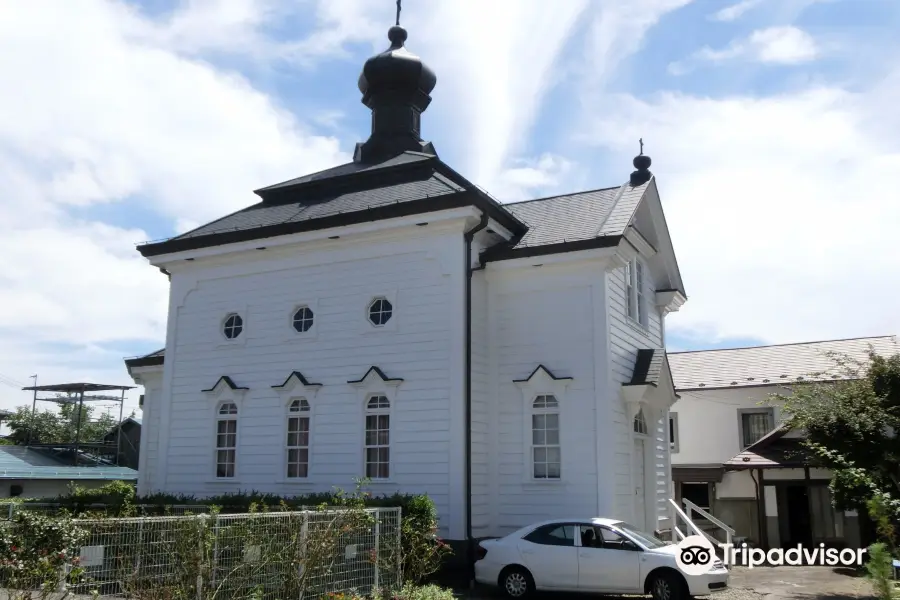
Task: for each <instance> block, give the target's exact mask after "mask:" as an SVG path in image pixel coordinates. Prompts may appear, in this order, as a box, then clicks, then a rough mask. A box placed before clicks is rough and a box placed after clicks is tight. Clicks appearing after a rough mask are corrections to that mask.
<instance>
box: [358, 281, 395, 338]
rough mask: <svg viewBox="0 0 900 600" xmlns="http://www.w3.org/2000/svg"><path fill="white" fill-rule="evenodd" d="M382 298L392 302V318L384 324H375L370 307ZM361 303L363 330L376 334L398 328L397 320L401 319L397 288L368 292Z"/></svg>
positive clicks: (361, 326)
mask: <svg viewBox="0 0 900 600" xmlns="http://www.w3.org/2000/svg"><path fill="white" fill-rule="evenodd" d="M381 299H383V300H387V301H388V302H390V304H391V318H390V319H388V320H387V323H384V324H382V325H375V324H374V323H373V322H372V321H370V320H369V309H370V308H371V307H372V305H373V304H374V303H375V302H376V301H377V300H381ZM361 303H362V308H361V310H360V313H359V314H361V316H362V318H361V320H360V331H361V332H363V333H369V334H373V335H376V334H378V333H383V332H388V331H396V330H397V322H398V321H399V320H400V306H399V304H398V303H397V290H396V289H382V290H377V291H376V292H375V293H372V294H368V295H366V296H365V297H363V298H362V299H361Z"/></svg>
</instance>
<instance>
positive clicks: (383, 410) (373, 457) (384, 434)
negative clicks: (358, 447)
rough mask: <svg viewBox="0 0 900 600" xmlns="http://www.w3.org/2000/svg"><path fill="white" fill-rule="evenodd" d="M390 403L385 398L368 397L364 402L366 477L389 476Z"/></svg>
mask: <svg viewBox="0 0 900 600" xmlns="http://www.w3.org/2000/svg"><path fill="white" fill-rule="evenodd" d="M390 412H391V402H390V400H388V398H387V396H370V397H369V399H368V400H366V439H365V463H366V477H367V478H369V479H387V478H389V477H390V476H391V415H390Z"/></svg>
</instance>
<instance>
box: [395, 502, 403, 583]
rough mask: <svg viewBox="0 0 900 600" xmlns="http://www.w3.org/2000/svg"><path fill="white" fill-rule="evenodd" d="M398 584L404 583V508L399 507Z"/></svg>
mask: <svg viewBox="0 0 900 600" xmlns="http://www.w3.org/2000/svg"><path fill="white" fill-rule="evenodd" d="M396 511H397V557H398V560H397V585H398V586H399V585H403V535H402V533H403V532H402V529H403V509H401V508H400V507H397V509H396Z"/></svg>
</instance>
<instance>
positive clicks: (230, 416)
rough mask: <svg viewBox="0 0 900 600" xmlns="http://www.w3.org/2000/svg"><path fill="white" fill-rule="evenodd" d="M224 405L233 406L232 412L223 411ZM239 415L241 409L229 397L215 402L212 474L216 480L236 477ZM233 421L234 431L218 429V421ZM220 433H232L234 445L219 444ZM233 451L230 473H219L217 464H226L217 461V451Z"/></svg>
mask: <svg viewBox="0 0 900 600" xmlns="http://www.w3.org/2000/svg"><path fill="white" fill-rule="evenodd" d="M226 406H233V407H234V412H229V413H223V412H222V410H223V409H224V408H225V407H226ZM240 417H241V409H240V407H239V406H238V405H237V403H236V402H235V401H233V400H231V399H227V400H221V401H220V402H218V403H216V417H215V421H214V425H215V429H214V430H213V431H214V433H213V435H214V439H213V463H214V468H213V476H214V477H215V478H216V480H217V481H234V480H236V479H237V465H238V447H239V444H240V441H239V439H240V431H239V430H240ZM226 422H229V423H232V422H233V423H234V433H233V434H232V433H230V432H228V431H226V432H225V433H224V434H223V433H222V432H220V431H219V424H220V423H226ZM220 435H234V445H233V446H219V436H220ZM229 450H230V451H231V452H233V456H234V458H233V460H232V463H231V475H230V476H229V475H219V465H220V464H228V463H221V462H219V452H228V451H229Z"/></svg>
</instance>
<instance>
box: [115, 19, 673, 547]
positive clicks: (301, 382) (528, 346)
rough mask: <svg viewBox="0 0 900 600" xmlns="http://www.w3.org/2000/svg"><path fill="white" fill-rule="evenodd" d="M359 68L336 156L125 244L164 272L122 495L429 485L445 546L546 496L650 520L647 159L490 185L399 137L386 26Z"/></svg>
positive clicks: (398, 73)
mask: <svg viewBox="0 0 900 600" xmlns="http://www.w3.org/2000/svg"><path fill="white" fill-rule="evenodd" d="M389 37H390V39H391V42H392V43H391V47H390V48H389V49H388V50H387V51H385V52H384V53H382V54H379V55H377V56H375V57H373V58H372V59H370V60H369V61H368V62H367V63H366V65H365V68H364V70H363V75H362V76H361V77H360V89H361V91H362V92H363V102H364V103H365V104H366V105H367V106H368V107H369V108H370V109H372V110H373V117H372V133H371V136H370V137H369V139H368V140H367V141H366V142H365V143H362V144H359V145H358V146H357V150H356V155H355V158H354V161H353V162H351V163H348V164H345V165H341V166H338V167H335V168H333V169H329V170H327V171H323V172H320V173H315V174H313V175H307V176H303V177H299V178H297V179H294V180H291V181H287V182H284V183H280V184H276V185H273V186H269V187H266V188H263V189H260V190H257V191H256V193H257V194H258V195H259V196H260V197H261V201H260V202H258V203H257V204H254V205H252V206H250V207H248V208H246V209H244V210H241V211H238V212H236V213H234V214H231V215H228V216H225V217H223V218H222V219H219V220H217V221H214V222H212V223H209V224H207V225H204V226H202V227H200V228H198V229H195V230H193V231H190V232H188V233H185V234H183V235H179V236H177V237H175V238H173V239H170V240H167V241H164V242H159V243H150V244H146V245H143V246H141V247H140V248H139V249H140V252H141V253H142V254H143V255H144V256H145V257H147V259H148V260H149V262H150V263H151V264H152V265H153V266H155V267H157V268H159V269H160V270H161V271H163V272H164V273H166V274H167V275H168V276H169V278H170V296H169V317H168V328H167V332H166V346H165V349H164V350H160V351H159V352H156V353H153V354H152V355H148V356H144V357H138V358H135V359H129V360H127V361H126V364H127V366H128V369H129V372H130V374H131V375H132V377H133V378H134V380H135V381H136V382H137V383H139V384H142V385H143V386H144V388H145V395H144V402H143V431H142V436H141V449H140V467H139V473H140V479H139V492H140V493H141V494H147V493H151V492H173V493H188V494H197V495H209V494H219V493H223V492H235V491H238V490H259V491H265V492H272V493H276V494H282V495H297V494H305V493H309V492H315V491H327V490H330V489H332V488H333V487H334V486H338V487H342V488H345V489H347V488H352V487H353V486H354V479H355V478H359V477H368V478H369V479H370V480H371V481H370V484H369V490H371V491H373V492H374V493H387V494H390V493H393V492H395V491H400V492H410V493H427V494H429V495H430V496H431V497H432V498H433V499H434V500H435V501H436V503H437V505H438V508H439V511H440V519H441V528H442V529H443V535H444V536H445V537H447V538H448V539H450V540H454V541H465V540H471V539H474V538H478V537H482V536H489V535H499V534H502V533H504V532H506V531H509V530H512V529H514V528H517V527H520V526H522V525H524V524H527V523H529V522H532V521H535V520H538V519H545V518H548V517H557V516H562V515H606V516H612V517H620V518H624V519H627V520H629V521H632V522H634V523H635V524H637V525H639V526H643V527H646V528H648V529H655V528H664V527H666V526H667V525H666V520H667V515H668V510H667V507H666V502H667V500H668V498H669V497H670V495H671V473H670V466H669V446H668V444H667V443H666V430H665V423H666V420H665V419H666V415H667V413H668V410H669V407H670V405H671V404H672V403H673V402H674V401H675V392H674V387H673V385H672V379H671V376H670V374H669V372H668V367H667V363H666V360H665V352H664V351H663V350H662V349H663V348H664V347H665V317H666V315H667V314H668V313H669V312H670V311H673V310H677V309H678V308H679V307H680V306H681V304H682V303H683V302H684V301H685V292H684V288H683V285H682V282H681V277H680V274H679V271H678V266H677V262H676V260H675V254H674V251H673V248H672V244H671V241H670V238H669V233H668V230H667V227H666V221H665V217H664V215H663V211H662V206H661V203H660V199H659V192H658V188H657V184H656V180H655V178H654V177H653V176H652V175H651V173H650V172H649V170H648V169H649V166H650V159H649V158H648V157H646V156H643V155H641V156H639V157H638V158H636V159H635V161H634V164H635V167H636V170H635V171H634V173H632V175H631V178H630V180H629V181H628V182H626V183H624V184H621V185H615V186H613V187H609V188H605V189H599V190H592V191H587V192H580V193H575V194H569V195H565V196H557V197H552V198H544V199H539V200H532V201H529V202H519V203H515V204H501V203H499V202H497V201H495V200H494V199H493V198H491V197H490V196H489V195H488V194H486V193H485V192H484V191H482V190H481V189H479V188H478V187H477V186H475V185H473V184H472V183H471V182H469V181H468V180H467V179H465V178H464V177H463V176H461V175H460V174H458V173H457V172H455V171H454V170H453V169H451V168H450V167H449V166H447V165H446V164H445V163H443V162H442V161H441V160H440V159H439V158H438V157H437V154H436V152H435V150H434V147H433V146H432V145H431V143H429V142H425V141H423V140H422V139H421V138H420V135H419V119H420V116H421V113H422V111H424V110H425V108H426V107H427V105H428V103H429V102H430V96H429V93H430V92H431V90H432V89H433V88H434V85H435V81H436V78H435V76H434V74H433V73H432V72H431V71H430V69H428V67H426V66H425V65H424V64H422V63H421V61H419V60H418V59H417V58H416V57H415V56H413V55H412V54H410V53H409V52H408V51H407V50H406V49H405V48H404V47H403V42H404V40H405V39H406V32H405V31H404V30H402V29H401V28H399V27H395V28H392V29H391V32H390V34H389Z"/></svg>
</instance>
